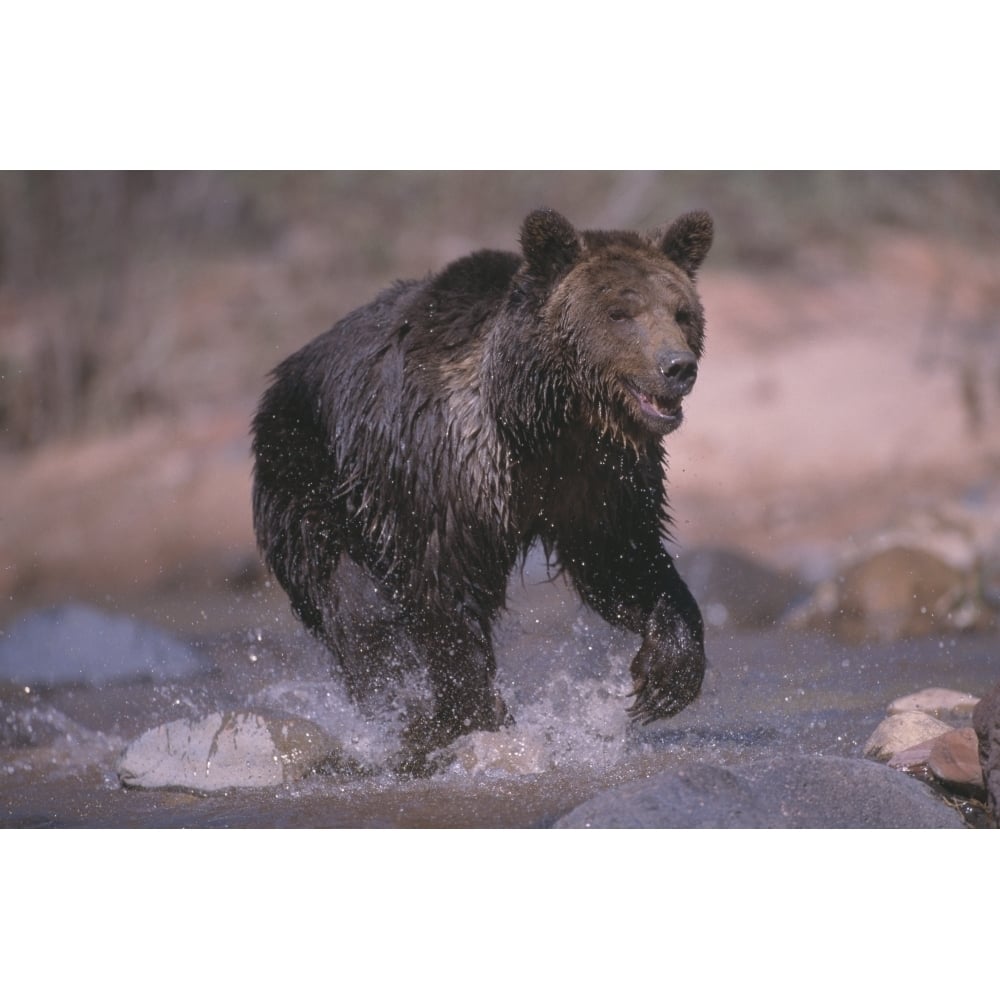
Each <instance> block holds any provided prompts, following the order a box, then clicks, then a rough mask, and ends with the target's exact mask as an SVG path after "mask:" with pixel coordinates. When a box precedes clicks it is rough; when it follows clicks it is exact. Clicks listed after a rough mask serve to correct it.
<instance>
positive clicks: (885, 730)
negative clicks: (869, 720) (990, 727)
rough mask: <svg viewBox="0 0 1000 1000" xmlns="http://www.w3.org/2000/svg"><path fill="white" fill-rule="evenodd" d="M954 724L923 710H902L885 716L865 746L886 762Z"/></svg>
mask: <svg viewBox="0 0 1000 1000" xmlns="http://www.w3.org/2000/svg"><path fill="white" fill-rule="evenodd" d="M950 731H951V726H949V725H948V724H947V723H945V722H942V721H941V720H940V719H935V718H934V717H933V716H931V715H927V714H926V713H924V712H912V711H911V712H899V713H898V714H897V715H890V716H889V717H888V718H886V719H883V720H882V721H881V722H880V723H879V725H878V728H877V729H876V730H875V732H874V733H872V735H871V737H870V738H869V739H868V742H867V743H866V744H865V747H864V755H865V756H866V757H868V758H870V759H871V760H877V761H882V762H886V761H888V760H890V758H892V757H893V755H895V754H898V753H899V752H900V751H902V750H907V749H909V748H910V747H915V746H916V745H917V744H919V743H923V742H925V741H926V740H931V739H934V738H935V737H937V736H941V735H942V734H944V733H947V732H950Z"/></svg>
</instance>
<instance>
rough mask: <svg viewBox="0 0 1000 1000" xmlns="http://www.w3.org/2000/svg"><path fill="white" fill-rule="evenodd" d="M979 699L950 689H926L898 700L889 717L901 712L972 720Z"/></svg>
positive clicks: (891, 707)
mask: <svg viewBox="0 0 1000 1000" xmlns="http://www.w3.org/2000/svg"><path fill="white" fill-rule="evenodd" d="M978 703H979V699H978V698H977V697H976V696H975V695H974V694H965V693H964V692H962V691H951V690H950V689H948V688H924V690H923V691H918V692H917V693H916V694H908V695H905V696H904V697H902V698H897V699H896V700H895V701H894V702H893V703H892V704H891V705H890V706H889V709H888V712H889V715H899V714H900V713H901V712H924V713H925V714H926V715H933V716H934V717H935V718H937V719H941V718H944V717H945V716H951V717H953V718H956V719H971V718H972V712H973V710H974V709H975V707H976V705H977V704H978Z"/></svg>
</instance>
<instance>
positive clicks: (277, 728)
mask: <svg viewBox="0 0 1000 1000" xmlns="http://www.w3.org/2000/svg"><path fill="white" fill-rule="evenodd" d="M339 752H340V748H339V746H338V745H337V744H336V743H335V742H334V741H333V740H332V739H331V738H330V737H329V736H328V735H327V734H326V733H324V732H323V730H322V729H320V728H319V727H318V726H317V725H316V724H315V723H314V722H308V721H307V720H305V719H297V718H293V717H285V718H280V717H276V718H270V717H267V716H264V715H260V714H254V713H248V712H215V713H213V714H212V715H209V716H206V717H205V718H202V719H178V720H177V721H175V722H168V723H165V724H164V725H162V726H157V727H156V728H155V729H151V730H149V731H148V732H146V733H143V735H142V736H140V737H139V738H138V739H137V740H135V742H133V743H132V744H131V745H130V746H129V747H128V748H127V749H126V750H125V752H124V754H122V757H121V760H120V761H119V764H118V776H119V778H120V779H121V781H122V784H124V785H127V786H128V787H130V788H179V789H184V790H189V791H194V792H214V791H221V790H223V789H227V788H267V787H270V786H274V785H283V784H286V783H287V782H290V781H295V780H297V779H299V778H302V777H303V776H304V775H306V774H308V773H310V772H312V771H314V770H316V768H317V767H319V766H320V765H322V764H325V763H326V762H328V761H330V760H331V759H332V758H336V757H338V756H339Z"/></svg>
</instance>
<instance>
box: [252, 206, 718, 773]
mask: <svg viewBox="0 0 1000 1000" xmlns="http://www.w3.org/2000/svg"><path fill="white" fill-rule="evenodd" d="M520 242H521V250H522V255H521V256H519V255H517V254H514V253H504V252H497V251H490V250H483V251H479V252H477V253H473V254H471V255H469V256H467V257H464V258H462V259H460V260H457V261H455V262H453V263H452V264H450V265H448V266H447V267H445V268H444V270H442V271H441V272H440V273H438V274H436V275H433V276H431V277H428V278H426V279H424V280H419V281H401V282H398V283H396V284H394V285H393V286H392V287H390V288H388V289H387V290H385V291H383V292H382V293H381V294H380V295H378V296H377V297H376V298H375V299H374V301H372V302H371V303H369V304H368V305H365V306H362V307H361V308H360V309H357V310H355V311H354V312H352V313H350V314H349V315H348V316H346V317H344V318H343V319H342V320H340V322H338V323H337V324H336V325H335V326H334V327H333V328H332V329H330V330H329V331H328V332H327V333H324V334H322V335H321V336H319V337H318V338H316V339H315V340H313V341H312V342H311V343H309V344H307V345H306V346H305V347H303V348H302V349H301V350H299V351H298V352H296V353H295V354H293V355H291V356H290V357H289V358H287V359H286V360H285V361H283V362H282V363H281V364H280V365H278V367H277V368H276V369H275V370H274V372H272V382H271V384H270V387H269V388H268V389H267V391H266V392H265V393H264V395H263V397H262V399H261V402H260V406H259V409H258V411H257V413H256V416H255V418H254V421H253V428H252V432H253V451H254V457H255V463H254V486H253V518H254V528H255V531H256V535H257V539H258V543H259V545H260V548H261V551H262V553H263V556H264V558H265V561H266V562H267V564H268V566H269V567H270V569H271V571H272V572H273V574H274V575H275V577H276V578H277V580H278V581H279V582H280V584H281V585H282V587H283V588H284V589H285V590H286V591H287V593H288V595H289V597H290V599H291V604H292V608H293V609H294V611H295V614H296V615H297V616H298V617H299V618H300V619H301V621H302V622H303V624H304V625H305V626H306V628H307V629H308V630H310V631H311V632H312V633H313V634H315V635H316V636H318V637H319V638H320V639H322V640H323V641H324V642H325V643H326V645H327V646H328V647H329V649H330V650H331V651H332V652H333V653H334V655H335V657H336V659H337V660H338V661H339V664H340V666H341V669H342V672H343V676H344V679H345V682H346V684H347V687H348V690H349V691H350V693H351V694H352V695H353V696H354V697H355V698H356V699H359V700H363V699H364V696H365V694H366V692H368V691H370V689H371V688H372V687H373V686H375V685H378V684H380V683H384V680H382V679H384V678H386V677H388V678H391V677H393V676H396V675H395V674H394V673H393V671H394V670H398V669H400V667H401V666H402V667H403V668H406V667H409V666H414V665H420V664H422V665H423V667H425V668H426V671H427V674H426V676H427V678H428V679H429V682H430V687H431V689H432V692H433V698H434V706H435V707H434V708H433V710H431V711H429V712H427V713H425V714H423V715H421V716H420V717H418V718H416V719H415V720H414V721H412V722H411V723H410V725H409V727H408V730H407V733H406V738H405V742H406V745H407V747H408V748H409V750H408V751H407V753H408V754H409V756H408V757H407V760H408V764H407V765H405V766H403V768H402V769H403V770H406V769H407V768H410V769H412V770H414V771H419V770H420V769H421V767H422V766H423V765H424V764H425V763H426V758H427V755H428V754H429V752H430V751H432V750H433V749H435V748H438V747H441V746H444V745H446V744H447V743H449V742H451V740H453V739H454V738H455V737H457V736H458V735H460V734H461V733H463V732H467V731H469V730H474V729H485V730H496V729H498V728H500V727H501V726H504V725H508V724H510V723H511V722H512V721H513V720H512V719H511V717H510V714H509V712H508V711H507V708H506V706H505V704H504V702H503V700H502V699H501V697H500V695H499V694H498V692H497V690H496V688H495V686H494V674H495V672H496V663H495V660H494V651H493V641H492V635H491V631H492V628H493V625H494V623H495V621H496V620H497V618H498V615H499V614H500V612H501V611H502V609H503V607H504V604H505V599H506V588H507V582H508V577H509V576H510V573H511V571H512V569H513V568H514V566H515V565H516V563H517V561H518V559H519V558H523V557H524V555H525V554H526V553H527V551H528V550H529V548H530V547H531V546H532V545H533V543H535V542H536V541H539V542H540V543H541V545H542V546H543V548H544V552H545V554H546V557H547V558H548V559H549V561H550V564H552V565H554V566H558V567H559V568H560V569H561V570H562V571H563V572H565V573H566V575H567V576H568V577H569V578H570V579H571V581H572V583H573V584H574V586H575V588H576V590H577V591H578V593H579V595H580V597H581V598H582V599H583V601H585V602H586V603H587V604H588V605H589V606H590V607H592V608H594V609H595V610H596V611H597V612H598V613H600V614H601V615H602V616H603V617H604V618H605V619H606V620H607V621H608V622H611V623H613V624H614V625H617V626H622V627H624V628H626V629H629V630H631V631H632V632H635V633H638V635H640V636H641V638H642V642H641V645H640V647H639V650H638V652H637V653H636V655H635V658H634V659H633V661H632V664H631V675H632V680H633V682H634V687H633V690H632V695H633V696H634V699H635V700H634V702H633V703H632V705H631V706H630V707H629V708H628V712H629V715H630V716H631V717H632V719H633V720H635V721H637V722H642V723H646V722H650V721H652V720H654V719H659V718H664V717H667V716H672V715H674V714H676V713H677V712H679V711H680V710H681V709H683V708H684V707H685V706H686V705H688V704H690V702H692V701H693V700H694V699H695V698H696V697H697V695H698V692H699V690H700V688H701V683H702V678H703V675H704V670H705V653H704V641H703V629H702V619H701V614H700V612H699V610H698V606H697V604H696V603H695V600H694V598H693V597H692V596H691V593H690V591H689V590H688V588H687V586H686V585H685V584H684V582H683V580H682V579H681V578H680V576H679V575H678V573H677V570H676V569H675V568H674V564H673V562H672V560H671V558H670V556H669V555H668V554H667V552H666V551H665V549H664V539H665V538H666V537H667V532H668V530H669V526H670V518H669V514H668V510H667V499H666V493H665V485H664V462H665V451H664V443H663V438H664V435H666V434H669V433H670V432H671V431H673V430H675V429H676V428H677V427H678V426H679V425H680V423H681V419H682V408H681V404H682V402H683V400H684V398H685V396H687V394H688V393H689V392H690V391H691V388H692V386H693V385H694V382H695V377H696V375H697V370H698V361H699V359H700V357H701V354H702V347H703V343H704V317H703V312H702V306H701V302H700V300H699V297H698V294H697V292H696V290H695V284H694V279H695V273H696V272H697V270H698V268H699V266H700V265H701V263H702V261H703V260H704V259H705V255H706V254H707V253H708V250H709V247H710V246H711V243H712V220H711V218H710V217H709V216H708V215H707V214H706V213H704V212H692V213H689V214H687V215H683V216H681V217H680V218H678V219H677V220H676V221H674V222H673V223H672V224H671V225H669V226H667V227H665V228H664V229H662V230H660V231H658V232H656V233H652V234H649V235H639V234H637V233H632V232H598V231H583V232H578V231H577V230H576V229H574V227H573V226H572V225H571V224H570V223H569V222H568V221H567V220H566V219H564V218H563V217H562V216H561V215H559V214H558V213H556V212H553V211H550V210H539V211H535V212H532V213H531V214H530V215H529V216H528V217H527V218H526V219H525V221H524V224H523V226H522V228H521V240H520Z"/></svg>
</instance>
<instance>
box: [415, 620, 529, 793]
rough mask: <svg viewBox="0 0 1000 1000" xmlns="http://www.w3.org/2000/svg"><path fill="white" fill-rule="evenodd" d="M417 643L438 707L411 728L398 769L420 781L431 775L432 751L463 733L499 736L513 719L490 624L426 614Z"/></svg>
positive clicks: (417, 628)
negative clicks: (498, 679)
mask: <svg viewBox="0 0 1000 1000" xmlns="http://www.w3.org/2000/svg"><path fill="white" fill-rule="evenodd" d="M414 638H415V640H416V642H417V644H418V646H419V647H420V648H421V649H422V652H423V657H424V660H425V662H426V664H427V671H428V677H429V680H430V683H431V687H432V689H433V692H434V702H435V707H434V711H433V713H432V714H431V715H428V716H422V717H419V718H417V719H415V720H414V721H413V722H412V723H411V724H410V726H409V727H408V729H407V731H406V734H405V736H404V746H405V750H404V759H403V762H402V764H401V767H400V770H401V771H402V772H403V773H407V774H411V775H414V776H419V775H421V774H426V773H428V772H429V770H430V769H429V768H428V764H427V757H428V755H429V754H430V753H431V752H433V751H434V750H437V749H440V748H441V747H444V746H447V745H448V744H449V743H451V742H452V740H454V739H456V738H457V737H459V736H461V735H463V734H464V733H469V732H473V731H477V730H485V731H488V732H495V731H496V730H498V729H501V728H503V727H504V726H509V725H512V724H513V722H514V719H513V716H512V715H511V713H510V711H509V710H508V708H507V705H506V704H505V702H504V700H503V698H502V697H501V696H500V694H499V692H498V691H497V689H496V687H495V685H494V678H495V675H496V658H495V656H494V653H493V640H492V637H491V633H490V627H489V624H488V623H487V624H483V623H481V622H478V621H476V620H474V619H473V620H463V619H461V618H458V619H457V620H456V619H454V618H452V620H448V619H447V618H446V617H445V616H429V615H427V614H426V613H425V614H423V615H421V617H420V621H419V623H418V624H417V625H416V626H415V628H414Z"/></svg>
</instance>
